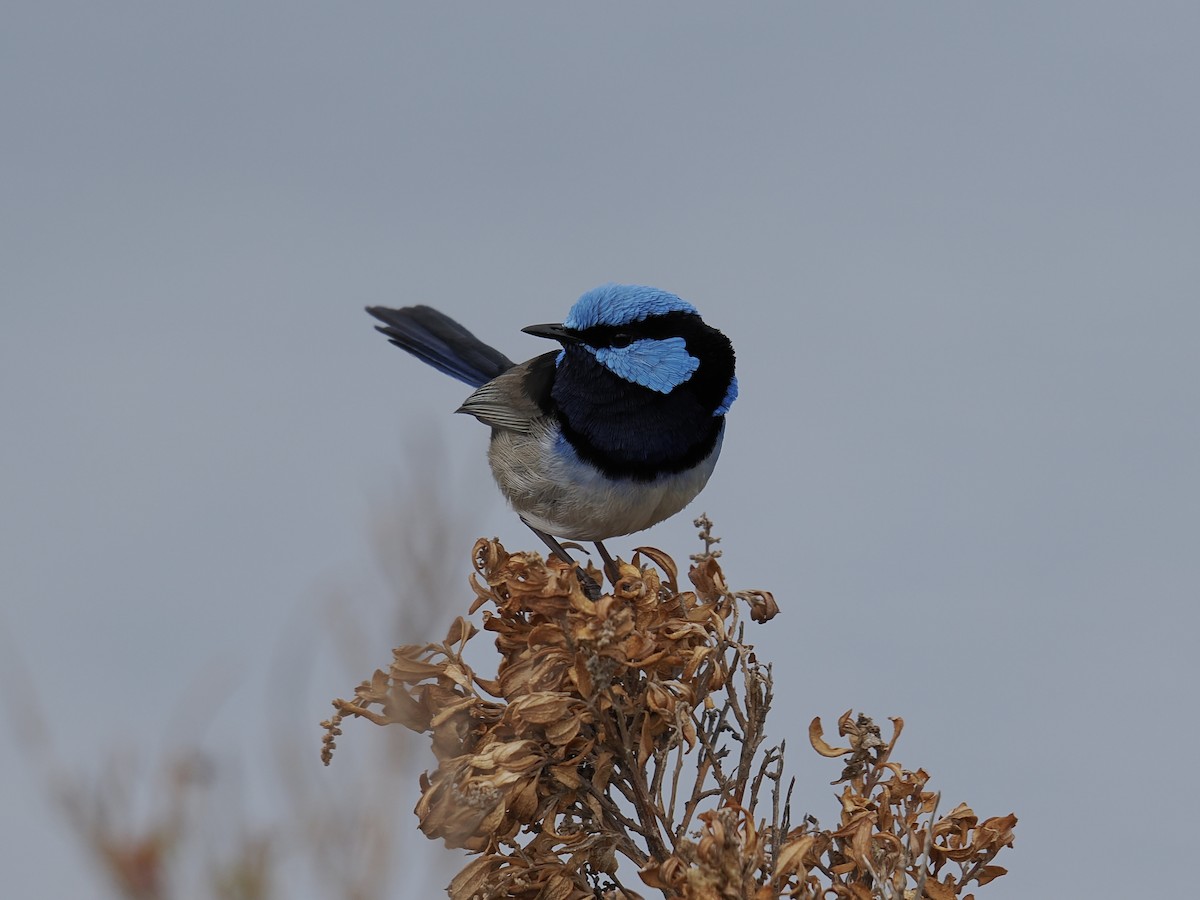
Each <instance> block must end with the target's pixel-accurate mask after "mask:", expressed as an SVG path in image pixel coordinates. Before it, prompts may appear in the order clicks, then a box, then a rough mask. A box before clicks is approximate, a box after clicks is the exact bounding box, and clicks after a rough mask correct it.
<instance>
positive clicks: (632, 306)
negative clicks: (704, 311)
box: [563, 284, 696, 331]
mask: <svg viewBox="0 0 1200 900" xmlns="http://www.w3.org/2000/svg"><path fill="white" fill-rule="evenodd" d="M672 312H683V313H695V312H696V307H694V306H692V304H690V303H688V302H687V301H686V300H681V299H679V298H678V297H676V296H675V295H674V294H668V293H667V292H666V291H660V290H659V289H658V288H652V287H645V286H643V285H639V284H602V285H601V286H600V287H598V288H593V289H592V290H590V291H588V292H587V293H586V294H584V295H583V296H582V297H580V298H579V299H578V300H576V301H575V305H574V306H572V307H571V311H570V312H569V313H567V318H566V319H565V320H564V321H563V325H565V326H566V327H567V328H574V329H575V330H577V331H582V330H584V329H586V328H591V327H592V326H593V325H616V326H620V325H629V324H630V323H632V322H640V321H642V320H643V319H646V318H649V317H650V316H661V315H666V314H667V313H672Z"/></svg>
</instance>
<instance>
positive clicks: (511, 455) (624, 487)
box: [488, 422, 723, 541]
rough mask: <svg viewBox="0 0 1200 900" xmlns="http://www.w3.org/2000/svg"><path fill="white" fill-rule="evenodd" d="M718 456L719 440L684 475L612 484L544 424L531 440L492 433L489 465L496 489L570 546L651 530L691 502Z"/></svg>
mask: <svg viewBox="0 0 1200 900" xmlns="http://www.w3.org/2000/svg"><path fill="white" fill-rule="evenodd" d="M722 436H723V432H722ZM720 452H721V437H718V438H717V443H716V445H715V446H714V447H713V450H712V452H711V453H710V454H709V455H708V456H707V457H706V458H705V459H703V460H702V461H701V462H699V463H698V464H697V465H696V466H694V467H693V468H691V469H689V470H687V471H685V472H678V473H675V474H671V475H662V476H660V477H658V478H656V479H654V480H653V481H649V482H646V481H634V480H633V479H614V478H610V477H608V476H606V475H604V474H603V473H602V472H600V471H599V470H598V469H596V468H595V467H594V466H592V465H591V464H590V463H588V462H585V461H584V460H581V459H580V458H579V457H578V456H577V455H576V454H575V452H574V450H573V449H572V448H571V447H570V446H569V445H567V444H566V443H565V442H564V441H562V439H561V436H560V434H559V432H558V429H557V428H556V427H554V426H553V425H551V424H550V423H549V422H547V423H546V425H545V426H544V427H539V428H536V429H535V430H534V431H533V432H532V433H518V432H512V431H497V432H495V434H494V436H493V438H492V442H491V446H490V448H489V451H488V458H489V461H490V462H491V464H492V474H493V475H494V476H495V479H496V483H497V484H498V485H499V486H500V490H501V491H502V492H503V493H504V495H505V496H506V497H507V498H508V501H509V503H511V504H512V506H513V509H515V510H516V511H517V512H518V513H520V514H521V516H522V517H523V518H524V519H525V520H526V521H527V522H529V524H530V525H533V526H534V527H535V528H538V529H540V530H542V531H545V532H546V533H547V534H551V535H554V536H556V537H560V538H565V539H568V540H576V541H603V540H607V539H608V538H611V537H618V536H620V535H624V534H632V533H633V532H635V531H642V530H643V529H646V528H649V527H650V526H651V525H654V524H656V523H658V522H661V521H662V520H663V519H667V518H670V517H671V516H673V515H675V513H677V512H679V511H680V510H681V509H683V508H684V507H685V506H687V505H688V504H689V503H691V502H692V500H693V499H694V498H695V496H696V495H697V494H698V493H700V491H701V490H702V489H703V488H704V485H705V484H707V483H708V479H709V476H710V475H712V472H713V468H714V466H716V463H717V456H718V455H719V454H720Z"/></svg>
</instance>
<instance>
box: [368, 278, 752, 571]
mask: <svg viewBox="0 0 1200 900" xmlns="http://www.w3.org/2000/svg"><path fill="white" fill-rule="evenodd" d="M367 312H368V313H370V314H371V315H372V316H374V317H375V318H376V319H378V320H380V321H381V322H383V323H384V324H383V325H378V326H376V330H378V331H380V332H382V333H383V334H384V335H386V336H387V337H388V338H389V340H390V341H391V343H393V344H395V345H396V346H397V347H400V348H401V349H403V350H407V351H408V352H409V353H411V354H412V355H413V356H416V357H417V358H418V359H421V360H423V361H425V362H426V363H428V364H429V365H431V366H433V367H434V368H435V369H438V370H439V371H442V372H445V373H446V374H447V375H452V376H454V377H455V378H457V379H458V380H459V381H462V382H465V383H466V384H469V385H470V386H471V387H473V388H475V392H474V393H473V394H471V396H469V397H468V398H467V399H466V401H465V402H464V403H463V404H462V406H460V407H459V408H458V410H457V412H461V413H467V414H469V415H472V416H474V417H475V418H476V419H478V420H479V421H481V422H483V423H484V424H485V425H489V426H491V429H492V438H491V443H490V445H489V449H488V459H489V461H490V463H491V467H492V475H493V477H494V478H495V479H496V484H497V485H499V487H500V490H501V492H502V493H503V494H504V496H505V497H506V498H507V499H508V502H509V503H510V504H511V505H512V507H513V509H515V510H516V512H517V513H518V514H519V515H520V517H521V520H522V521H523V522H524V523H525V524H526V525H528V526H529V527H530V528H531V529H533V531H534V533H535V534H537V536H538V537H539V538H541V539H542V540H543V541H544V542H545V543H546V546H547V547H549V548H550V549H551V550H552V551H553V552H554V553H555V554H556V555H557V556H559V558H561V559H563V560H565V561H567V562H573V560H572V559H571V557H570V556H569V555H568V553H567V551H566V550H565V549H564V548H563V546H562V544H561V543H559V541H558V540H557V538H564V539H567V540H575V541H591V542H594V543H595V544H596V549H597V550H598V551H599V553H600V555H601V557H602V559H603V560H604V564H605V569H606V574H607V575H608V576H609V578H610V579H613V580H614V581H615V577H616V576H615V571H616V566H615V563H614V562H613V559H612V557H611V556H610V555H609V553H608V551H607V549H606V548H605V547H604V544H603V541H605V540H606V539H608V538H612V537H618V536H620V535H626V534H631V533H633V532H635V531H641V530H643V529H645V528H649V527H650V526H651V525H654V524H656V523H658V522H661V521H662V520H663V519H666V518H669V517H670V516H673V515H675V513H677V512H679V511H680V510H681V509H683V508H684V507H685V506H687V505H688V503H690V502H691V501H692V499H693V498H694V497H695V496H696V495H697V494H698V493H700V491H701V489H702V488H703V487H704V485H705V484H706V483H707V482H708V479H709V476H710V475H712V472H713V467H714V466H715V465H716V462H717V456H718V455H719V454H720V452H721V440H722V437H723V435H724V431H725V414H726V413H727V412H728V411H729V407H730V406H731V405H732V403H733V401H734V400H735V399H736V398H737V391H738V386H737V377H736V376H735V374H734V353H733V345H732V344H730V342H729V339H728V338H727V337H725V335H723V334H722V333H721V332H720V331H717V329H715V328H712V327H710V326H709V325H706V324H705V323H704V321H703V320H702V319H701V318H700V314H699V313H698V312H697V311H696V309H695V307H693V306H692V305H691V304H690V303H688V302H687V301H685V300H681V299H680V298H679V297H677V296H675V295H674V294H670V293H667V292H666V291H661V290H658V289H657V288H652V287H644V286H641V285H623V284H606V285H602V286H600V287H598V288H595V289H594V290H591V291H588V292H587V293H585V294H584V295H583V296H581V297H580V298H579V299H578V300H577V301H576V302H575V305H574V306H572V307H571V310H570V312H569V313H568V314H567V318H566V319H565V320H564V321H563V322H562V323H561V324H553V325H530V326H529V327H528V328H524V329H522V331H524V332H525V333H526V334H532V335H536V336H538V337H545V338H550V339H551V340H554V341H557V342H558V343H559V344H561V345H562V348H561V349H559V350H555V351H551V352H549V353H544V354H542V355H541V356H537V357H534V358H533V359H531V360H529V361H527V362H523V363H521V364H519V365H518V364H516V363H514V362H513V361H512V360H510V359H509V358H508V357H506V356H505V355H504V354H503V353H501V352H500V351H499V350H496V349H495V348H493V347H490V346H488V345H487V344H485V343H484V342H483V341H481V340H479V339H478V338H477V337H475V336H474V335H473V334H471V332H469V331H467V330H466V329H465V328H463V327H462V326H461V325H459V324H458V323H457V322H455V321H454V320H453V319H451V318H450V317H448V316H446V315H444V314H443V313H440V312H438V311H437V310H436V309H433V308H432V307H429V306H407V307H404V308H402V309H389V308H387V307H382V306H371V307H367ZM581 571H582V570H581Z"/></svg>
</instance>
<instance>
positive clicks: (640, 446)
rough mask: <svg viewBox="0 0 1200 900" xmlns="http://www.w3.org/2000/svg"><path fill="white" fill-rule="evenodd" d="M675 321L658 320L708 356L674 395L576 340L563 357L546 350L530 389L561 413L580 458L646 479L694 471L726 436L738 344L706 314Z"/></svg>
mask: <svg viewBox="0 0 1200 900" xmlns="http://www.w3.org/2000/svg"><path fill="white" fill-rule="evenodd" d="M663 318H668V317H656V319H658V320H661V319H663ZM670 318H676V317H675V316H674V315H672V316H671V317H670ZM667 324H669V326H670V327H669V328H665V327H663V323H661V322H658V321H656V322H655V323H654V327H655V330H656V331H659V330H660V329H661V331H662V332H664V333H666V332H669V333H670V334H672V335H677V336H681V337H683V338H684V339H685V340H686V342H687V347H688V353H689V354H691V355H692V356H694V357H696V358H697V359H698V360H700V365H699V367H698V368H697V369H696V371H695V372H694V373H693V374H692V376H691V377H690V378H689V379H688V380H687V381H685V382H683V383H682V384H680V385H679V386H678V387H676V388H675V389H674V390H672V391H671V392H670V393H667V394H663V393H661V392H659V391H655V390H652V389H650V388H647V387H643V386H642V385H639V384H634V383H632V382H630V381H626V380H625V379H623V378H621V377H620V376H618V375H616V374H614V373H613V372H612V371H610V370H609V369H608V368H606V367H605V366H604V365H602V364H601V363H600V362H599V361H597V359H596V357H595V355H594V354H593V353H592V352H591V351H590V350H588V349H587V348H586V347H584V346H568V347H567V348H566V350H565V355H564V356H563V359H562V362H561V363H557V362H556V360H557V357H558V353H548V354H545V355H544V356H542V357H540V358H539V359H538V360H537V363H536V364H535V365H534V366H532V367H531V369H530V372H529V375H528V376H527V378H526V389H527V390H528V391H529V393H530V395H531V396H533V397H534V398H535V399H536V400H537V402H538V405H539V406H540V407H541V408H542V410H543V411H544V412H545V413H546V414H547V415H551V416H553V417H554V418H555V419H556V421H557V422H558V424H559V426H560V428H561V429H562V434H563V437H564V438H565V439H566V440H567V441H568V442H569V443H570V445H571V447H572V448H573V449H574V450H575V452H576V453H578V454H579V456H580V458H582V459H584V460H586V461H587V462H589V463H591V464H592V465H594V466H595V467H596V468H598V469H599V470H600V471H601V472H603V473H604V474H605V475H607V476H609V477H612V478H628V479H632V480H634V481H643V482H645V481H652V480H654V479H655V478H657V477H659V476H662V475H667V474H673V473H677V472H683V471H686V470H688V469H690V468H692V467H693V466H695V465H697V464H698V463H700V462H701V461H702V460H704V459H705V458H706V457H707V456H708V455H709V454H710V453H712V451H713V448H714V447H715V446H716V444H717V441H718V440H719V439H720V436H721V430H722V428H723V426H724V424H725V417H724V416H723V415H717V414H716V411H717V410H718V409H720V408H721V405H722V404H723V403H724V402H725V396H726V393H727V392H728V390H729V385H730V382H731V381H732V380H733V375H734V355H733V347H732V346H731V344H730V343H729V339H728V338H726V337H725V335H723V334H722V333H721V332H719V331H717V330H716V329H715V328H711V327H709V326H707V325H705V324H704V323H703V321H701V320H700V318H699V317H698V316H691V315H683V316H679V317H678V318H677V320H676V321H672V322H669V323H667ZM657 336H658V335H657V334H656V335H655V337H657ZM639 337H640V335H639ZM597 343H599V342H597ZM593 346H594V345H593Z"/></svg>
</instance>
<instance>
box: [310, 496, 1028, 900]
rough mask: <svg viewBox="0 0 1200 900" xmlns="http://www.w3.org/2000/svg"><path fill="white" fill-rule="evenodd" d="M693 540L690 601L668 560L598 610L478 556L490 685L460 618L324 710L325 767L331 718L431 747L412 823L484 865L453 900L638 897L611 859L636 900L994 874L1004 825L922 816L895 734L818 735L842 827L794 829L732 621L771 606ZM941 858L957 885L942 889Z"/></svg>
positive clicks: (898, 885)
mask: <svg viewBox="0 0 1200 900" xmlns="http://www.w3.org/2000/svg"><path fill="white" fill-rule="evenodd" d="M697 525H698V526H702V527H703V531H702V539H703V540H704V541H705V552H703V553H701V554H699V555H698V556H696V557H693V565H692V567H691V569H690V571H689V573H688V575H689V580H690V581H691V584H692V590H681V589H680V585H679V583H678V573H677V570H676V567H675V564H674V562H673V561H672V560H671V559H670V557H668V556H667V555H666V554H663V553H661V552H660V551H657V550H653V549H650V548H640V549H639V550H638V552H637V553H636V554H635V556H634V557H633V559H632V561H630V562H628V563H619V571H618V572H617V573H616V574H617V577H616V578H615V580H614V581H613V582H612V583H611V585H610V590H609V591H608V592H607V593H604V594H603V595H602V596H600V597H599V599H596V600H592V599H589V597H588V596H587V594H585V593H584V591H583V590H582V589H581V587H580V584H579V579H578V576H577V573H576V571H575V569H574V568H573V567H572V566H570V565H569V564H566V563H563V562H561V561H559V560H557V559H550V560H543V559H542V558H541V557H540V556H539V555H537V554H535V553H511V554H510V553H508V552H507V551H506V550H505V549H504V547H503V546H501V545H500V543H499V542H498V541H496V540H490V541H488V540H481V541H479V542H477V543H476V545H475V548H474V551H473V553H472V558H473V560H474V564H475V574H474V575H473V576H472V578H471V584H472V587H473V589H474V592H475V602H474V603H473V604H472V606H471V608H470V610H469V612H470V613H471V614H475V613H477V612H479V611H480V610H482V628H483V630H486V631H489V632H491V633H492V634H493V635H494V637H495V646H496V650H497V652H498V654H499V657H500V659H499V663H498V666H497V669H496V674H495V677H493V678H487V677H482V676H480V675H478V674H477V673H476V672H475V671H474V670H473V669H472V667H471V666H470V665H469V664H468V662H467V661H466V659H465V658H464V652H465V649H466V647H467V645H468V643H469V642H470V641H471V640H472V639H473V638H474V637H475V636H476V635H477V634H478V633H479V629H478V628H476V626H475V625H473V624H471V623H470V622H469V621H467V619H465V618H461V617H460V618H458V619H456V620H455V621H454V623H453V624H452V625H451V627H450V630H449V632H448V633H447V635H446V637H445V638H444V639H443V640H442V641H441V642H438V643H431V644H425V645H421V646H404V647H399V648H397V649H396V650H395V651H394V658H393V661H392V664H391V665H390V666H389V667H388V669H387V670H386V671H382V670H381V671H377V672H376V673H375V674H374V676H373V677H372V678H371V679H370V680H369V681H366V682H363V683H362V684H361V685H360V686H359V687H358V689H357V690H356V691H355V697H354V699H353V700H349V701H347V700H337V701H335V702H334V705H335V707H336V710H337V712H336V714H335V715H334V716H333V717H332V718H331V719H330V720H329V721H328V722H326V723H324V725H325V726H326V730H327V733H326V740H325V747H324V757H325V759H326V762H328V760H329V756H330V754H331V753H332V751H333V749H334V743H335V739H336V738H337V736H338V735H340V734H341V723H342V721H343V719H344V718H345V717H346V716H357V717H362V718H366V719H368V720H369V721H372V722H374V723H376V724H378V725H391V724H400V725H404V726H405V727H407V728H410V729H412V730H414V731H418V732H423V733H426V734H428V735H429V736H430V739H431V746H432V750H433V755H434V758H435V760H436V762H437V766H436V768H435V769H434V770H433V771H432V772H430V773H427V774H426V775H424V776H423V777H422V779H421V798H420V800H419V802H418V803H417V807H416V814H417V817H418V820H419V825H420V828H421V830H422V831H423V832H424V833H425V834H426V835H427V836H429V837H436V838H440V839H442V840H443V841H445V842H446V844H447V845H448V846H451V847H461V848H464V849H466V850H469V851H472V852H474V853H476V854H478V855H477V856H476V858H475V859H474V860H473V861H472V862H471V863H470V864H469V865H468V866H467V867H466V868H465V869H464V870H463V871H462V872H461V873H460V874H459V875H458V876H457V877H456V878H455V879H454V881H453V882H452V883H451V885H450V888H449V893H450V896H451V897H453V898H456V900H468V898H476V897H529V898H531V900H532V898H535V897H536V898H551V897H553V898H563V900H571V898H580V900H582V898H592V897H598V896H600V897H603V896H609V897H614V898H615V897H626V898H634V897H637V896H638V895H637V894H635V893H634V892H633V891H632V890H630V889H629V888H627V887H626V886H624V885H623V884H622V883H621V881H620V878H619V873H618V857H620V856H623V857H625V858H626V859H628V860H630V861H632V862H633V863H634V864H635V865H636V866H637V867H638V869H639V870H640V875H641V879H642V881H643V882H644V884H645V885H646V886H648V887H650V888H655V889H657V890H659V891H661V892H662V893H663V894H664V895H666V896H670V897H681V898H706V900H707V898H743V897H753V898H768V897H812V898H817V897H823V896H826V894H825V893H824V892H832V894H833V895H835V896H845V897H859V896H864V897H872V896H895V897H904V896H914V897H915V896H919V894H912V893H908V894H906V893H905V891H911V890H912V888H913V886H914V885H915V886H917V887H916V889H917V890H918V891H920V890H924V891H925V895H926V896H930V897H934V898H941V897H944V896H959V893H958V892H959V891H960V890H961V888H962V887H963V886H964V885H966V884H968V883H969V882H971V881H974V882H975V883H978V884H983V883H985V882H986V881H987V880H990V878H994V877H996V876H997V875H999V874H1002V873H1003V870H1002V869H999V868H998V867H996V866H991V865H990V860H991V858H992V857H993V856H994V855H995V853H996V852H998V850H999V849H1000V847H1001V846H1004V845H1006V844H1008V843H1011V840H1012V824H1013V823H1015V819H1014V818H1012V817H1011V816H1010V817H1005V818H1004V819H989V820H987V821H986V822H984V823H978V822H977V821H976V820H975V819H974V817H973V814H971V813H970V811H969V810H967V809H966V808H965V807H960V808H959V809H958V810H955V811H953V812H952V813H950V814H949V815H948V816H946V817H943V818H941V819H937V820H936V821H934V820H932V819H931V815H932V814H933V812H934V807H935V806H936V795H934V794H930V793H928V792H926V791H925V790H924V786H925V782H926V781H927V779H928V776H927V775H926V774H925V773H924V772H922V771H920V770H918V771H917V772H916V773H912V772H908V771H906V770H904V769H902V768H900V767H899V766H898V765H897V764H894V763H891V762H889V757H890V755H891V752H892V749H893V747H894V745H895V738H896V737H897V736H898V735H899V732H900V725H901V723H900V720H898V719H897V720H894V721H895V722H896V727H895V731H894V734H893V737H892V739H891V740H890V741H884V740H883V738H882V737H881V735H880V732H879V729H878V728H877V727H876V726H875V725H874V723H873V722H872V721H871V720H870V719H869V718H867V717H865V716H858V717H852V716H851V715H850V714H849V713H847V714H846V715H845V716H843V717H842V720H841V721H840V722H839V731H840V733H841V734H842V736H843V737H845V738H847V740H848V742H849V744H850V746H849V747H847V748H835V747H831V746H830V745H828V744H826V743H825V742H824V740H823V738H822V737H821V730H820V723H819V721H816V720H814V723H813V726H812V729H811V730H810V737H811V738H812V743H813V746H814V748H815V749H816V750H817V751H818V752H820V753H822V754H823V755H826V756H831V757H844V769H843V773H842V777H841V778H840V779H839V781H838V782H837V783H840V784H843V785H844V788H843V793H842V795H841V801H842V819H841V822H840V825H839V826H838V827H837V828H836V829H833V830H821V829H820V828H819V827H818V825H817V823H816V822H815V820H812V819H810V818H806V819H805V821H804V823H803V824H802V825H801V826H800V827H798V828H793V827H792V826H791V812H790V793H791V788H790V787H788V788H787V789H786V792H785V789H784V785H783V751H784V748H783V746H782V745H780V746H777V747H769V748H766V749H765V750H764V749H763V744H764V741H765V737H766V732H765V725H766V717H767V712H768V710H769V708H770V705H771V700H772V688H773V684H772V678H771V670H770V667H769V666H766V665H763V664H762V663H761V662H760V661H759V660H758V658H757V656H756V654H755V652H754V648H753V647H752V646H751V645H749V644H747V643H745V641H744V629H745V626H744V624H743V623H742V621H741V618H740V616H741V612H740V609H741V607H742V606H743V605H744V606H745V607H746V608H748V609H749V612H750V616H751V618H753V619H754V620H755V621H766V620H768V619H770V618H772V617H774V616H775V615H777V614H778V612H779V609H778V607H777V605H776V604H775V600H774V598H773V597H772V596H771V594H769V593H767V592H765V591H732V590H730V589H729V587H728V586H727V584H726V581H725V576H724V573H723V572H722V570H721V568H720V566H719V564H718V562H717V555H718V554H717V552H715V551H713V549H712V548H713V546H714V545H715V543H716V542H717V540H718V539H716V538H713V537H712V535H711V522H708V521H707V520H706V519H702V520H697ZM589 574H590V575H591V577H592V578H593V579H595V580H596V581H597V582H599V581H600V579H601V578H602V573H600V572H599V571H598V570H596V569H595V568H594V567H593V568H590V569H589ZM766 803H769V806H770V815H769V818H758V816H759V815H760V814H759V813H758V812H757V810H758V808H759V806H760V804H766ZM693 829H697V830H695V831H693ZM948 862H954V863H956V864H957V866H958V874H957V876H952V875H944V876H943V874H942V870H943V867H944V866H945V865H946V864H947V863H948ZM939 879H940V880H939ZM956 879H957V880H956ZM885 886H886V890H885ZM864 890H865V891H866V892H867V893H862V892H863V891H864ZM945 890H950V891H952V893H950V894H945V893H944V891H945ZM887 891H892V893H888V892H887ZM939 891H942V892H943V893H938V892H939Z"/></svg>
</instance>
